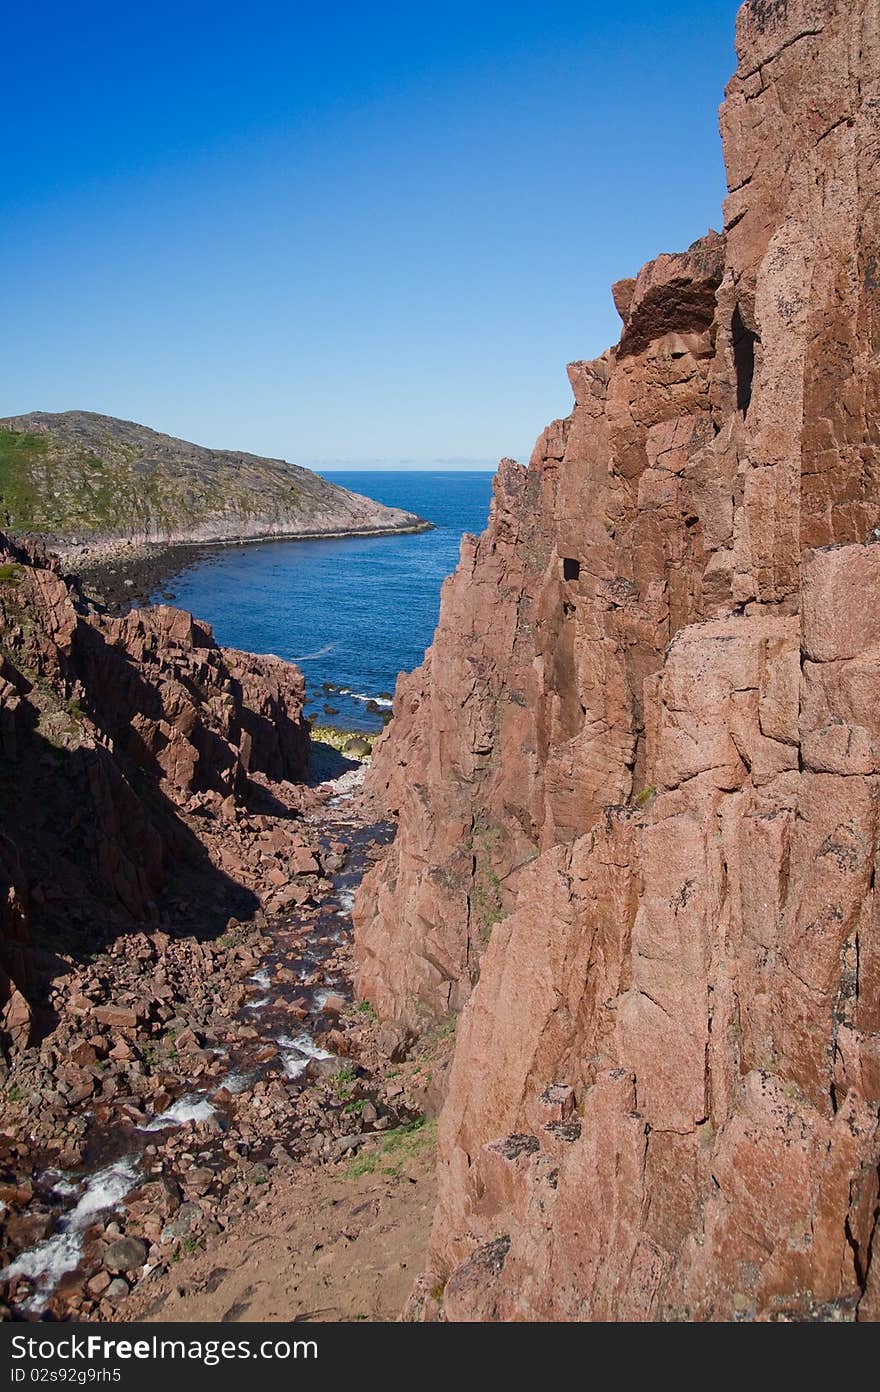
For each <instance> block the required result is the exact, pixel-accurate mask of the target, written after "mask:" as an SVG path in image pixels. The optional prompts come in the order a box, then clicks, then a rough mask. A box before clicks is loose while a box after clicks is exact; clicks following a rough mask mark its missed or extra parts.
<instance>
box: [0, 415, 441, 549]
mask: <svg viewBox="0 0 880 1392" xmlns="http://www.w3.org/2000/svg"><path fill="white" fill-rule="evenodd" d="M0 525H2V526H4V527H6V528H7V529H8V530H10V531H13V532H27V533H37V534H39V535H41V536H44V537H46V538H47V539H48V540H49V541H50V542H51V543H52V545H53V546H54V547H55V549H56V550H59V551H61V552H62V553H63V552H66V551H69V550H70V549H72V548H74V547H77V546H84V547H87V548H89V549H91V548H95V547H100V546H104V545H106V544H108V543H113V542H117V541H125V542H130V541H133V542H158V543H174V542H178V543H179V542H213V541H248V540H257V539H259V538H262V537H273V536H277V537H305V536H328V535H335V534H338V533H340V532H342V533H348V532H368V533H370V532H401V531H411V530H422V529H423V528H425V527H427V526H428V525H430V524H428V523H426V522H424V521H423V520H422V519H421V518H419V517H416V516H415V515H414V514H412V513H409V512H403V511H401V510H400V509H399V508H388V507H384V506H383V505H382V504H381V503H376V502H373V501H372V499H370V498H363V497H361V496H360V494H357V493H351V492H349V490H348V489H346V488H339V487H337V486H336V485H335V484H332V483H328V482H326V480H324V479H322V478H320V477H319V476H318V475H317V474H314V473H312V472H311V471H310V470H309V469H303V468H301V467H299V466H298V465H296V464H288V463H287V462H286V461H285V460H282V459H263V458H260V456H258V455H254V454H242V453H238V452H236V451H233V450H214V449H206V448H204V447H203V446H201V445H193V444H190V443H188V442H187V441H186V440H177V439H174V438H173V437H172V436H170V435H162V434H160V433H159V432H158V431H155V430H150V429H148V427H146V426H143V425H136V424H135V423H134V422H132V421H123V420H117V419H115V418H114V417H113V416H101V415H95V414H93V413H92V412H90V411H65V412H63V413H61V414H60V415H49V414H46V413H45V412H42V411H34V412H32V413H30V414H28V415H22V416H8V417H6V418H5V419H2V420H0Z"/></svg>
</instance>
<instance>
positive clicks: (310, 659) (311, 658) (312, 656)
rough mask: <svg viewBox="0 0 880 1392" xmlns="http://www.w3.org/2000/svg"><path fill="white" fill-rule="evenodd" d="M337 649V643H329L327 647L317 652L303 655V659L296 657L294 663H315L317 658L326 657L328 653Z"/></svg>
mask: <svg viewBox="0 0 880 1392" xmlns="http://www.w3.org/2000/svg"><path fill="white" fill-rule="evenodd" d="M335 647H336V644H335V643H328V644H327V645H326V647H323V648H318V650H317V652H313V653H303V655H302V657H294V658H293V659H292V661H293V662H313V661H314V659H315V658H316V657H326V656H327V654H328V652H332V651H333V649H334V648H335Z"/></svg>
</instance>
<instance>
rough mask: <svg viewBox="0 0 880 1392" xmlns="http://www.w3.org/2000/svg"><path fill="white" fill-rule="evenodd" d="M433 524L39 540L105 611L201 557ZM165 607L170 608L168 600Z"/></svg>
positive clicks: (139, 599) (413, 531) (126, 604)
mask: <svg viewBox="0 0 880 1392" xmlns="http://www.w3.org/2000/svg"><path fill="white" fill-rule="evenodd" d="M434 529H435V524H434V523H433V522H428V521H422V522H421V523H420V524H419V525H417V526H416V525H414V526H406V527H358V528H349V529H343V530H339V529H337V530H334V531H327V532H285V533H277V534H275V533H273V534H271V535H263V536H254V537H223V538H220V539H218V540H207V541H174V542H161V541H159V542H152V541H150V542H143V541H111V542H105V543H103V544H101V545H97V546H93V547H86V546H84V547H68V548H64V547H63V546H59V544H58V543H57V542H54V543H53V541H52V540H50V539H46V538H44V540H45V541H46V545H47V547H48V549H49V550H51V551H55V552H56V553H57V554H58V555H59V556H60V557H61V560H62V562H63V564H64V567H65V570H66V571H67V572H68V573H69V574H72V575H76V576H77V577H78V578H79V580H81V582H82V583H83V585H84V587H85V588H86V590H88V591H89V592H90V593H91V594H93V595H95V596H96V597H97V598H99V599H100V600H101V601H102V602H103V603H104V604H106V605H107V607H108V608H109V609H111V610H124V609H128V608H130V607H131V606H132V605H141V604H145V603H148V602H149V600H150V596H151V595H153V594H155V593H156V591H157V590H161V588H162V586H163V585H165V584H167V583H168V582H169V581H170V580H171V579H172V578H173V577H174V576H177V575H180V574H181V573H182V572H183V571H185V570H189V569H190V568H191V567H192V566H194V565H197V564H198V562H199V561H201V560H202V559H203V558H204V557H205V556H206V555H210V554H211V553H213V552H217V551H221V550H222V551H226V550H230V549H232V548H233V547H240V546H265V545H268V544H269V543H271V542H279V541H345V540H347V539H349V538H350V539H355V538H359V537H398V536H417V535H420V534H421V533H422V532H431V531H434ZM166 602H167V603H169V604H170V603H173V596H172V595H171V594H170V592H169V595H168V597H167V599H166Z"/></svg>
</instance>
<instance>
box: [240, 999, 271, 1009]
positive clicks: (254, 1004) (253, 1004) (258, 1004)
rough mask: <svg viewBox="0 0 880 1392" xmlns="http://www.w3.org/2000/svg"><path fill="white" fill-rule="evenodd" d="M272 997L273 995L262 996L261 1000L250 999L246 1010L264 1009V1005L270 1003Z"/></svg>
mask: <svg viewBox="0 0 880 1392" xmlns="http://www.w3.org/2000/svg"><path fill="white" fill-rule="evenodd" d="M271 999H272V997H271V996H260V999H259V1000H255V1001H249V1002H248V1004H247V1005H246V1006H245V1010H262V1008H263V1006H264V1005H268V1004H269V1001H270V1000H271Z"/></svg>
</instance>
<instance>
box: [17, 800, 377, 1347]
mask: <svg viewBox="0 0 880 1392" xmlns="http://www.w3.org/2000/svg"><path fill="white" fill-rule="evenodd" d="M350 798H351V794H350V793H345V792H343V793H341V795H339V796H337V797H335V798H333V799H332V800H331V802H330V803H329V804H328V805H327V807H326V808H325V809H324V812H323V813H322V816H321V821H320V834H319V838H318V839H319V842H320V845H321V847H322V849H324V850H326V849H327V848H328V845H329V842H330V841H331V840H332V841H333V842H334V843H335V844H337V845H338V844H339V843H343V844H344V846H345V852H344V856H343V857H342V859H343V865H342V868H341V869H339V870H338V871H337V872H336V873H333V874H331V875H329V876H327V878H326V879H325V881H324V883H323V892H322V894H321V898H320V901H319V904H318V907H317V910H315V911H312V913H311V914H304V913H303V911H302V910H301V909H295V910H292V911H291V912H289V913H287V914H285V915H283V916H281V917H279V918H276V919H274V920H272V921H270V922H269V923H268V926H267V927H266V928H264V929H263V930H262V932H261V941H262V942H264V943H265V941H266V940H267V939H268V940H269V941H270V947H269V950H268V951H263V953H262V956H261V960H260V961H259V965H258V966H257V967H256V969H255V970H253V971H252V972H250V974H249V976H248V977H247V978H246V982H245V984H246V990H247V1000H246V1002H245V1003H244V1005H243V1006H242V1007H241V1008H240V1009H238V1010H237V1011H236V1012H235V1013H234V1015H233V1016H231V1017H230V1024H231V1028H230V1030H229V1033H228V1036H227V1037H226V1038H220V1039H219V1040H218V1041H217V1042H216V1043H215V1044H214V1045H213V1046H212V1052H213V1054H214V1055H215V1056H216V1060H217V1062H218V1063H219V1064H220V1065H221V1066H220V1068H219V1069H217V1070H216V1071H213V1070H212V1072H211V1075H210V1076H208V1077H205V1078H203V1079H198V1080H197V1081H196V1085H194V1086H192V1087H191V1088H189V1089H187V1090H185V1091H182V1092H181V1093H180V1095H179V1096H176V1097H174V1098H173V1099H172V1100H171V1101H169V1102H168V1104H167V1105H165V1106H164V1107H162V1109H161V1110H154V1111H150V1110H149V1109H148V1108H147V1107H146V1106H144V1107H143V1108H138V1107H130V1108H128V1110H127V1115H126V1118H125V1120H123V1121H122V1122H121V1123H120V1124H118V1125H117V1124H115V1123H114V1124H113V1125H112V1126H106V1125H102V1123H101V1122H100V1121H98V1119H97V1118H95V1117H94V1116H93V1114H92V1113H90V1112H88V1111H87V1112H86V1115H87V1116H88V1117H89V1124H88V1130H87V1133H86V1147H85V1163H84V1164H83V1165H82V1166H81V1167H79V1168H77V1169H75V1170H71V1171H64V1170H61V1169H53V1168H46V1169H45V1170H43V1171H42V1172H41V1173H39V1174H38V1176H37V1177H36V1178H35V1179H34V1180H33V1189H34V1195H33V1200H32V1207H34V1208H35V1209H36V1211H37V1212H38V1213H39V1214H40V1215H41V1217H44V1218H45V1220H46V1221H45V1224H44V1227H45V1229H46V1230H45V1231H44V1235H43V1236H41V1237H40V1239H39V1240H37V1241H35V1242H34V1243H33V1244H32V1245H30V1246H28V1247H26V1248H25V1249H24V1250H22V1251H20V1252H19V1253H18V1254H17V1255H16V1256H15V1257H14V1259H13V1260H12V1261H11V1262H10V1263H9V1264H8V1265H7V1266H6V1268H5V1269H4V1270H3V1271H0V1279H2V1280H4V1281H6V1282H7V1283H9V1284H8V1289H9V1290H10V1291H11V1292H12V1294H11V1296H8V1297H7V1299H8V1300H9V1302H10V1310H11V1312H12V1314H13V1318H17V1319H24V1320H39V1319H43V1318H47V1317H56V1316H53V1314H52V1310H51V1306H52V1302H53V1297H54V1296H55V1295H56V1292H59V1290H63V1289H64V1287H65V1284H67V1283H70V1282H72V1281H75V1280H77V1279H79V1280H80V1282H81V1269H82V1268H83V1264H84V1258H86V1257H87V1255H88V1243H89V1241H90V1239H91V1237H93V1236H94V1234H95V1232H96V1227H95V1225H96V1224H98V1225H100V1226H102V1228H103V1234H104V1235H106V1234H107V1231H108V1228H109V1235H110V1236H111V1237H112V1236H114V1232H113V1220H114V1216H117V1215H120V1214H121V1213H122V1212H123V1210H124V1202H125V1200H126V1198H129V1199H130V1198H131V1196H132V1195H134V1194H135V1191H139V1190H140V1189H141V1187H142V1186H144V1185H147V1186H152V1187H154V1184H153V1182H155V1181H161V1182H168V1181H171V1182H172V1184H179V1185H180V1186H181V1189H182V1192H188V1183H189V1180H190V1179H191V1178H192V1176H193V1175H198V1176H200V1177H203V1176H205V1175H208V1176H209V1177H210V1179H209V1192H210V1193H211V1195H212V1204H213V1209H216V1208H217V1207H218V1204H219V1203H220V1201H221V1200H222V1196H223V1194H224V1193H226V1194H228V1192H229V1189H230V1184H234V1183H235V1182H237V1181H236V1179H235V1176H236V1175H237V1174H238V1171H235V1172H234V1175H233V1179H232V1180H230V1179H229V1173H230V1167H231V1160H230V1157H231V1158H232V1161H235V1162H237V1163H238V1165H239V1170H241V1167H242V1165H245V1167H246V1173H247V1174H248V1175H249V1176H250V1177H251V1180H252V1182H253V1183H259V1182H260V1178H261V1167H262V1169H265V1168H266V1166H268V1165H271V1164H272V1163H274V1160H273V1157H277V1155H278V1154H279V1147H280V1148H281V1153H283V1154H285V1155H286V1157H287V1158H286V1160H285V1163H292V1161H291V1160H290V1157H289V1155H288V1154H287V1151H285V1150H284V1147H288V1149H293V1148H294V1143H295V1142H296V1139H297V1136H298V1134H299V1130H300V1118H299V1116H298V1113H297V1109H296V1105H295V1103H296V1097H297V1094H298V1093H299V1092H300V1091H301V1089H302V1088H303V1087H304V1086H305V1085H306V1084H308V1083H309V1082H313V1081H315V1080H316V1079H322V1078H323V1079H326V1078H332V1077H333V1076H334V1074H338V1073H339V1070H340V1059H339V1057H338V1056H337V1055H336V1054H335V1053H334V1051H333V1048H328V1047H327V1044H326V1036H327V1035H328V1034H329V1032H330V1031H331V1029H333V1027H334V1025H335V1024H336V1022H337V1020H338V1017H339V1013H340V1010H341V1009H344V1007H345V1004H350V1002H351V989H350V983H349V979H348V974H347V954H348V950H349V948H350V945H351V936H352V928H351V910H352V904H353V899H354V893H355V890H356V889H357V886H358V884H359V883H360V879H361V877H362V875H363V873H364V870H365V868H366V866H367V865H368V863H369V859H370V852H371V851H374V850H375V848H376V847H377V846H380V845H383V844H386V843H387V842H388V841H389V840H390V839H391V836H392V834H393V833H392V830H391V828H390V827H388V826H386V825H381V824H380V825H377V826H367V827H365V826H363V825H362V824H360V823H359V822H358V821H357V820H356V818H355V817H354V816H353V815H352V814H351V812H350V811H348V812H347V810H346V809H347V807H350V805H351V804H350V801H349V800H350ZM337 858H339V857H337ZM328 1003H330V1004H331V1005H332V1010H330V1011H328V1009H327V1006H328ZM242 1027H245V1030H244V1037H242ZM261 1084H263V1085H265V1087H264V1088H263V1090H262V1091H263V1093H264V1094H265V1093H267V1090H268V1095H271V1097H272V1098H273V1099H274V1105H275V1107H276V1109H277V1108H279V1107H280V1108H281V1109H282V1115H281V1117H280V1119H279V1118H277V1117H276V1118H274V1119H273V1121H272V1125H271V1126H270V1127H269V1128H267V1134H265V1135H264V1136H262V1137H260V1136H257V1137H256V1138H255V1139H253V1138H252V1137H251V1132H252V1130H253V1122H252V1121H250V1122H249V1123H248V1125H247V1126H246V1127H245V1128H243V1131H244V1134H245V1135H246V1137H247V1143H246V1144H242V1145H237V1144H236V1140H235V1137H236V1127H237V1125H238V1121H237V1117H238V1114H239V1111H240V1108H241V1105H242V1103H243V1102H244V1103H248V1104H249V1103H250V1101H251V1100H252V1099H253V1098H254V1095H255V1089H257V1090H258V1091H259V1090H260V1085H261ZM285 1094H286V1098H285ZM260 1104H261V1105H262V1099H260ZM242 1156H244V1159H242ZM224 1177H225V1178H224ZM243 1202H245V1203H246V1202H248V1199H247V1197H245V1198H244V1199H243ZM3 1206H4V1207H5V1205H3ZM193 1206H194V1205H193V1202H192V1201H190V1200H188V1201H187V1202H185V1203H183V1204H181V1205H180V1206H179V1208H178V1210H177V1216H176V1217H175V1218H172V1219H170V1220H169V1221H168V1222H167V1223H166V1225H165V1228H164V1229H163V1232H162V1235H161V1237H162V1239H163V1240H168V1239H171V1238H180V1237H183V1236H184V1235H185V1233H186V1231H187V1227H186V1223H187V1221H188V1219H189V1216H190V1215H188V1214H187V1212H186V1210H188V1209H190V1208H192V1207H193ZM195 1207H198V1204H195ZM213 1209H212V1210H211V1211H212V1212H213ZM181 1215H182V1216H181ZM175 1224H176V1227H177V1229H179V1230H180V1231H176V1229H175ZM215 1230H216V1229H215ZM150 1270H151V1267H150V1264H149V1263H145V1265H144V1267H143V1269H142V1270H141V1271H140V1273H139V1279H141V1280H142V1279H144V1278H147V1277H149V1275H150Z"/></svg>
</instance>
